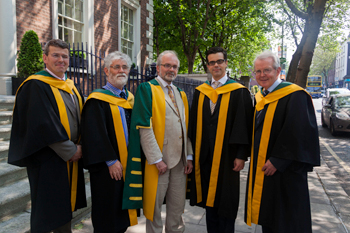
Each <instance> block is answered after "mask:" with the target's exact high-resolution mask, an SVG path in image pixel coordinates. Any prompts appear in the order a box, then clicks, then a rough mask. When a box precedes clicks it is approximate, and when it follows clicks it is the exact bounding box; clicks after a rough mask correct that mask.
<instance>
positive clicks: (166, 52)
mask: <svg viewBox="0 0 350 233" xmlns="http://www.w3.org/2000/svg"><path fill="white" fill-rule="evenodd" d="M168 53H170V54H173V55H175V57H176V59H177V62H178V63H179V64H178V67H180V60H179V58H178V57H177V53H176V52H175V51H174V50H165V51H163V52H162V53H161V54H159V56H158V58H157V66H160V64H162V58H163V56H164V55H165V54H168Z"/></svg>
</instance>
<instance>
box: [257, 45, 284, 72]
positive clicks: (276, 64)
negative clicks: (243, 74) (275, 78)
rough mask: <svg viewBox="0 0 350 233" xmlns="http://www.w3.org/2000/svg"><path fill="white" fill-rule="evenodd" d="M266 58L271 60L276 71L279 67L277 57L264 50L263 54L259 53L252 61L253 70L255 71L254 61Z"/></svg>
mask: <svg viewBox="0 0 350 233" xmlns="http://www.w3.org/2000/svg"><path fill="white" fill-rule="evenodd" d="M267 58H271V59H272V60H273V65H272V66H273V68H274V69H275V70H276V69H277V68H278V67H280V59H279V58H278V56H277V55H276V54H275V53H273V52H272V51H270V50H265V51H264V52H262V53H260V54H259V55H258V56H256V57H255V59H254V62H253V64H254V69H255V62H256V60H265V59H267Z"/></svg>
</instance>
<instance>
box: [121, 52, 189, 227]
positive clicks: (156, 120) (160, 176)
mask: <svg viewBox="0 0 350 233" xmlns="http://www.w3.org/2000/svg"><path fill="white" fill-rule="evenodd" d="M179 66H180V62H179V59H178V58H177V55H176V53H175V52H174V51H164V52H162V53H161V54H160V55H159V56H158V59H157V72H158V77H157V78H155V79H153V80H151V81H149V82H147V83H142V84H140V86H139V87H138V89H137V93H136V95H135V105H134V110H133V115H132V119H131V132H130V145H129V159H128V162H127V164H128V165H127V171H126V172H127V174H126V184H125V189H124V200H125V201H128V203H127V204H125V205H124V207H125V208H135V207H136V208H137V207H140V206H142V203H141V202H142V198H143V213H144V214H145V216H146V232H147V233H161V232H162V231H163V223H162V218H161V209H162V204H163V202H164V199H166V221H165V231H166V232H184V230H185V226H184V222H183V219H182V214H183V212H184V208H185V194H186V175H187V174H189V173H191V171H192V161H191V159H192V146H191V142H190V141H189V139H188V137H187V124H188V102H187V97H186V94H185V93H184V92H183V91H182V90H180V89H179V88H177V87H176V86H175V85H174V84H173V83H172V82H173V81H174V79H175V78H176V75H177V72H178V69H179ZM140 145H141V147H142V150H143V153H144V157H141V151H140ZM188 156H189V157H188ZM140 158H142V160H144V158H145V161H144V165H143V166H144V174H143V175H144V183H143V184H144V186H143V188H144V191H143V196H142V189H141V187H142V186H140V184H141V182H142V177H141V176H140V175H138V174H137V173H135V172H133V171H132V169H130V167H132V166H133V164H139V166H141V163H140ZM132 187H139V188H134V190H132V189H133V188H132ZM128 189H130V191H129V190H128ZM136 189H138V190H140V191H139V193H137V192H135V190H136ZM136 191H137V190H136ZM123 204H124V203H123Z"/></svg>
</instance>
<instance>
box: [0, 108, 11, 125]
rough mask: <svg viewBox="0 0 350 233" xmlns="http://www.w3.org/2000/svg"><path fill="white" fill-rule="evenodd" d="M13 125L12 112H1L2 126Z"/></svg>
mask: <svg viewBox="0 0 350 233" xmlns="http://www.w3.org/2000/svg"><path fill="white" fill-rule="evenodd" d="M11 123H12V111H0V125H6V124H11Z"/></svg>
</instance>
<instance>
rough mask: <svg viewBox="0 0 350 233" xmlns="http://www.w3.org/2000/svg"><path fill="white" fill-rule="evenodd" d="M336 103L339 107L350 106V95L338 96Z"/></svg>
mask: <svg viewBox="0 0 350 233" xmlns="http://www.w3.org/2000/svg"><path fill="white" fill-rule="evenodd" d="M335 104H336V106H337V107H339V108H350V96H338V97H337V98H336V101H335Z"/></svg>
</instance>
